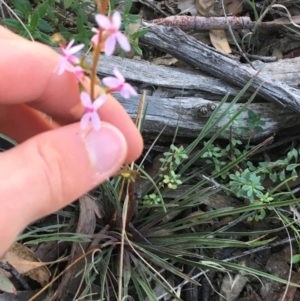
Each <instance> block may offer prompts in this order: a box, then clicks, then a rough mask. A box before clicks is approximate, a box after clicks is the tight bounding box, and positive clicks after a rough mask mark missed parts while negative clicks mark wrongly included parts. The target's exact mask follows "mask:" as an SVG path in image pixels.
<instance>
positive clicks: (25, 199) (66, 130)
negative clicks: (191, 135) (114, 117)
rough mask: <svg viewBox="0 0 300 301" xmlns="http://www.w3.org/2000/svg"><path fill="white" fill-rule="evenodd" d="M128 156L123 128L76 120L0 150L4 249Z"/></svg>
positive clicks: (0, 227)
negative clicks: (93, 127) (86, 127)
mask: <svg viewBox="0 0 300 301" xmlns="http://www.w3.org/2000/svg"><path fill="white" fill-rule="evenodd" d="M126 156H127V144H126V140H125V138H124V136H123V135H122V134H121V132H120V131H119V130H118V129H116V128H115V127H113V126H112V125H109V124H107V123H103V124H102V127H101V128H100V130H99V131H94V130H89V131H86V132H83V131H82V129H81V128H80V126H79V124H71V125H68V126H64V127H61V128H58V129H55V130H52V131H49V132H45V133H42V134H40V135H37V136H35V137H34V138H31V139H29V140H27V141H26V142H24V143H22V144H20V145H19V146H17V147H15V148H14V149H11V150H9V151H7V152H5V153H1V154H0V179H1V181H0V195H1V198H0V237H1V244H0V255H1V254H3V252H4V251H6V250H7V249H8V248H9V246H10V245H11V244H12V242H13V241H14V239H15V237H16V236H17V235H18V234H19V232H20V231H21V230H22V229H23V228H24V227H25V226H26V225H27V224H28V223H30V222H32V221H34V220H36V219H38V218H41V217H42V216H45V215H47V214H50V213H52V212H55V211H57V210H59V209H60V208H62V207H64V206H66V205H67V204H68V203H70V202H72V201H74V200H75V199H77V198H78V197H79V196H81V195H82V194H84V193H86V192H87V191H89V190H91V189H92V188H93V187H95V186H96V185H98V184H100V183H101V182H103V181H104V180H106V179H107V178H108V177H110V176H112V175H113V174H114V173H115V172H116V171H118V169H119V168H120V167H121V165H122V164H123V163H124V160H125V158H126Z"/></svg>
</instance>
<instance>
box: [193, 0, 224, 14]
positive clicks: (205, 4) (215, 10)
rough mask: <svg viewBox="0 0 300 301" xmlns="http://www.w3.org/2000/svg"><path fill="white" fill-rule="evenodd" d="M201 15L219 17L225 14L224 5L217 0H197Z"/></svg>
mask: <svg viewBox="0 0 300 301" xmlns="http://www.w3.org/2000/svg"><path fill="white" fill-rule="evenodd" d="M195 4H196V8H197V10H198V12H199V15H200V16H204V17H213V16H214V17H217V16H221V15H222V14H223V10H222V6H221V4H220V3H219V2H217V1H215V0H195Z"/></svg>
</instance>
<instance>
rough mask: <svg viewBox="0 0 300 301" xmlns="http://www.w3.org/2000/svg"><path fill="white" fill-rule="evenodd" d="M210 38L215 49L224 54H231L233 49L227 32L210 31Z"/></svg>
mask: <svg viewBox="0 0 300 301" xmlns="http://www.w3.org/2000/svg"><path fill="white" fill-rule="evenodd" d="M209 37H210V41H211V43H212V44H213V45H214V47H215V48H216V49H217V50H219V51H222V52H225V53H231V48H230V46H229V43H228V41H227V37H226V32H225V30H223V29H214V30H210V31H209Z"/></svg>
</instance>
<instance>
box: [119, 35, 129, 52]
mask: <svg viewBox="0 0 300 301" xmlns="http://www.w3.org/2000/svg"><path fill="white" fill-rule="evenodd" d="M116 39H117V41H118V43H119V44H120V46H121V47H122V49H123V50H125V51H130V49H131V47H130V43H129V41H128V39H127V37H126V36H125V35H124V34H123V33H121V32H118V33H117V34H116Z"/></svg>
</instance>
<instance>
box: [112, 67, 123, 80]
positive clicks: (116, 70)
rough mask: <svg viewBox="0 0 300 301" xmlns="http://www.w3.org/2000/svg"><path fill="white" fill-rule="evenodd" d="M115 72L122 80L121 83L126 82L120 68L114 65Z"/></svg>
mask: <svg viewBox="0 0 300 301" xmlns="http://www.w3.org/2000/svg"><path fill="white" fill-rule="evenodd" d="M113 73H114V75H115V76H116V78H117V79H118V80H119V81H120V83H125V78H124V76H123V75H122V73H121V72H120V71H119V69H118V68H116V67H114V69H113Z"/></svg>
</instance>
